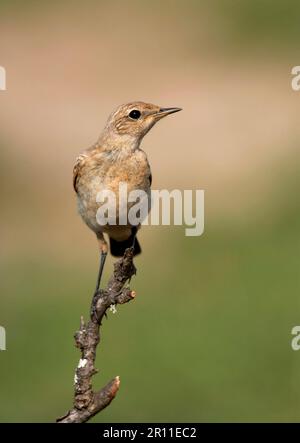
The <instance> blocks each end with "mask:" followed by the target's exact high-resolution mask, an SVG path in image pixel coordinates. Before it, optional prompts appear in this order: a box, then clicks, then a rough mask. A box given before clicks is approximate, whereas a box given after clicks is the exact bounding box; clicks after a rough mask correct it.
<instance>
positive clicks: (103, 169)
mask: <svg viewBox="0 0 300 443" xmlns="http://www.w3.org/2000/svg"><path fill="white" fill-rule="evenodd" d="M180 110H181V109H180V108H161V107H160V106H156V105H152V104H150V103H143V102H132V103H128V104H125V105H121V106H119V107H118V108H117V109H116V111H114V112H113V113H112V114H111V115H110V117H109V118H108V121H107V123H106V125H105V128H104V130H103V132H102V134H101V135H100V137H99V139H98V141H97V143H96V144H94V145H93V146H92V147H90V148H88V149H87V150H85V151H83V152H82V154H81V155H79V157H78V158H77V160H76V163H75V166H74V170H73V185H74V189H75V191H76V193H77V198H78V209H79V213H80V215H81V217H82V218H83V220H84V221H85V223H86V224H87V225H88V227H89V228H90V229H92V231H94V232H95V234H96V236H97V239H98V243H99V248H100V254H101V258H100V267H99V273H98V279H97V285H96V292H97V291H98V289H99V286H100V281H101V276H102V271H103V267H104V263H105V259H106V256H107V250H108V247H107V243H106V240H105V238H104V235H103V234H104V233H105V234H107V235H108V237H109V240H110V251H111V254H112V255H114V256H122V255H123V254H124V252H125V249H126V248H128V247H133V248H134V254H135V255H136V254H138V253H140V252H141V248H140V245H139V242H138V240H137V239H136V238H135V237H136V231H137V229H138V227H137V226H132V225H130V224H129V223H128V224H127V225H118V224H116V225H105V226H101V225H100V224H99V223H98V222H97V219H96V214H97V210H98V208H99V203H97V194H98V193H99V192H100V191H103V190H104V189H107V190H110V191H113V192H114V193H115V195H116V198H117V201H118V196H119V195H118V194H119V183H120V182H125V183H126V184H127V187H128V193H129V192H130V191H132V190H143V191H145V192H146V193H147V194H148V195H149V196H150V187H151V182H152V176H151V170H150V166H149V163H148V160H147V156H146V154H145V152H144V151H143V150H142V149H140V143H141V141H142V139H143V137H144V136H145V135H146V134H147V132H148V131H149V130H150V129H151V128H152V126H153V125H154V124H155V123H156V122H158V121H159V120H160V119H161V118H163V117H165V116H167V115H169V114H172V113H174V112H178V111H180ZM149 206H150V205H149ZM118 209H119V208H117V211H118ZM118 217H119V214H117V219H118Z"/></svg>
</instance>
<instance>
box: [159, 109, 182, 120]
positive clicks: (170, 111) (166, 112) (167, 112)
mask: <svg viewBox="0 0 300 443" xmlns="http://www.w3.org/2000/svg"><path fill="white" fill-rule="evenodd" d="M179 111H182V109H181V108H160V110H159V111H158V112H156V114H155V116H156V117H157V118H163V117H166V116H167V115H170V114H174V112H179Z"/></svg>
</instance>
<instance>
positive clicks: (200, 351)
mask: <svg viewBox="0 0 300 443" xmlns="http://www.w3.org/2000/svg"><path fill="white" fill-rule="evenodd" d="M299 16H300V4H299V2H297V1H292V0H288V1H283V0H281V1H279V0H272V1H271V0H269V1H268V0H242V1H239V2H236V1H232V0H227V1H226V2H224V1H221V0H219V1H216V0H215V1H208V0H203V1H200V0H198V1H196V0H194V1H193V0H187V1H183V0H164V1H163V2H161V1H158V0H152V1H151V2H146V1H141V0H140V1H135V0H128V1H126V2H124V1H116V0H113V1H110V2H104V1H100V0H98V1H96V0H86V1H85V2H84V3H82V2H79V1H60V2H58V1H54V2H37V1H33V0H32V1H27V2H22V1H18V0H15V1H13V2H12V1H8V0H5V1H4V0H0V65H2V66H4V67H5V68H6V72H7V91H5V92H0V156H1V157H0V171H1V173H0V181H1V186H0V193H1V231H0V232H1V253H0V265H1V279H0V282H1V283H0V284H1V298H0V325H1V326H4V327H5V328H6V332H7V350H6V351H5V352H1V353H0V421H2V422H17V421H21V422H42V421H46V422H53V421H54V420H55V418H56V417H58V416H60V415H62V414H64V413H65V412H66V411H67V410H68V409H69V408H71V406H72V397H73V376H74V370H75V367H76V365H77V363H78V359H79V352H78V350H77V349H75V347H74V342H73V334H74V332H75V330H76V329H77V328H78V326H79V319H80V315H82V314H83V315H84V316H85V318H87V316H88V311H89V304H90V300H91V296H92V292H93V289H94V285H95V279H96V272H97V267H98V251H97V244H96V240H95V238H94V235H93V234H92V232H91V231H89V229H88V228H87V227H86V226H85V225H84V224H83V222H82V221H81V219H80V217H79V215H78V214H77V208H76V198H75V194H74V192H73V189H72V168H73V164H74V161H75V158H76V156H77V155H78V153H79V152H80V151H81V150H82V149H84V148H86V147H88V146H90V145H91V144H93V143H94V142H95V141H96V139H97V138H98V135H99V133H100V131H101V129H102V127H103V125H104V123H105V121H106V118H107V116H108V114H109V113H110V112H111V111H112V110H113V109H114V108H115V107H116V106H118V105H119V104H121V103H124V102H128V101H132V100H143V101H149V102H152V103H156V104H159V105H161V106H165V107H170V106H179V107H182V108H183V109H184V111H183V112H181V113H180V114H176V116H174V117H173V116H172V117H170V118H168V119H166V120H164V121H162V122H161V123H159V124H158V125H157V126H156V127H155V128H154V129H153V130H152V131H151V132H150V133H149V134H148V135H147V137H146V138H145V140H144V142H143V146H142V147H143V149H144V150H145V151H146V152H147V154H148V156H149V160H150V163H151V167H152V173H153V189H163V188H167V189H170V190H171V189H204V190H205V199H206V200H205V233H204V234H203V235H202V236H201V237H185V235H184V228H183V227H173V226H171V227H167V226H164V227H144V228H143V229H142V231H141V232H140V235H139V238H140V242H141V243H142V246H143V252H144V253H143V254H142V255H141V256H140V257H138V258H137V259H136V266H137V268H138V273H137V276H136V277H135V278H134V279H133V280H132V282H131V287H132V288H133V289H135V290H136V291H137V298H136V300H135V301H134V302H132V303H130V304H128V305H124V306H120V307H118V312H117V314H115V315H113V314H111V313H109V315H108V319H107V320H106V321H104V324H103V329H102V343H101V346H100V347H99V351H98V355H97V367H98V368H99V369H100V372H99V374H98V375H97V376H96V377H94V386H95V388H100V387H101V386H103V385H104V384H105V383H106V382H107V381H108V380H110V379H111V378H112V377H114V376H116V375H119V376H120V377H121V388H120V391H119V393H118V395H117V398H116V399H115V400H114V401H113V403H112V404H111V405H110V406H109V407H108V408H107V409H106V410H104V411H103V412H102V413H101V414H99V415H98V416H97V417H95V418H94V419H93V421H95V422H97V421H99V422H134V421H135V422H139V421H144V422H193V421H195V422H202V421H209V422H216V421H222V422H226V421H299V418H300V352H299V353H297V352H295V351H293V350H292V348H291V339H292V335H291V329H292V327H293V326H295V325H299V324H300V284H299V283H300V278H299V275H300V274H299V244H300V218H299V217H300V202H299V196H298V191H299V184H300V179H299V172H300V158H299V139H300V125H299V112H300V92H298V93H297V92H295V91H293V90H292V88H291V79H292V76H291V69H292V67H293V66H295V65H299V64H300V59H299V41H300V28H299ZM112 264H113V259H112V258H109V260H108V261H107V266H106V270H105V279H107V278H108V276H109V275H110V273H111V270H112Z"/></svg>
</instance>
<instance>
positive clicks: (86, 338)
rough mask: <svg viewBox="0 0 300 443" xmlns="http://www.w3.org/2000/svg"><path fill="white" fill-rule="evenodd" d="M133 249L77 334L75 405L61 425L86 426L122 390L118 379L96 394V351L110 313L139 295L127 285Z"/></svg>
mask: <svg viewBox="0 0 300 443" xmlns="http://www.w3.org/2000/svg"><path fill="white" fill-rule="evenodd" d="M135 272H136V270H135V267H134V265H133V249H132V248H129V249H126V251H125V254H124V256H123V257H122V258H121V259H120V260H118V261H117V262H116V263H115V265H114V273H113V275H112V276H111V278H110V280H109V282H108V284H107V287H106V289H104V290H100V291H99V292H98V293H97V294H95V295H94V297H93V300H92V305H91V313H90V320H89V322H88V323H87V324H85V323H84V321H83V317H81V322H80V329H79V331H77V332H76V333H75V336H74V337H75V343H76V346H77V347H78V348H79V349H80V350H81V359H80V361H79V364H78V366H77V368H76V372H75V378H74V385H75V395H74V405H73V409H72V410H70V411H69V412H68V413H67V414H66V415H64V416H63V417H60V418H58V419H57V420H56V421H57V422H58V423H84V422H86V421H88V420H89V419H90V418H91V417H93V416H94V415H96V414H97V413H98V412H100V411H101V410H102V409H104V408H105V407H106V406H108V405H109V404H110V402H111V401H112V400H113V399H114V398H115V396H116V393H117V391H118V389H119V385H120V379H119V377H115V378H114V379H112V380H111V381H110V382H109V383H108V384H107V385H106V386H104V388H102V389H101V390H100V391H99V392H94V391H93V387H92V377H93V375H94V374H96V373H97V372H98V371H97V369H95V366H94V364H95V359H96V349H97V346H98V344H99V342H100V326H101V321H102V318H103V316H104V315H105V313H106V310H107V309H108V308H109V307H110V306H113V307H114V305H116V304H124V303H127V302H129V301H130V300H132V299H133V298H134V297H135V292H134V291H131V290H130V289H129V288H128V287H125V288H124V285H125V283H126V282H127V281H128V280H130V278H131V277H132V276H133V275H134V274H135Z"/></svg>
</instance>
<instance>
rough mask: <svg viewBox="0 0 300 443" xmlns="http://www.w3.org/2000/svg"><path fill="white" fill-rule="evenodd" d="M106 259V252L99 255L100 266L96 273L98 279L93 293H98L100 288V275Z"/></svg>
mask: <svg viewBox="0 0 300 443" xmlns="http://www.w3.org/2000/svg"><path fill="white" fill-rule="evenodd" d="M106 257H107V252H101V255H100V266H99V271H98V277H97V284H96V289H95V293H96V292H98V291H99V288H100V283H101V277H102V273H103V269H104V264H105V260H106Z"/></svg>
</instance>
